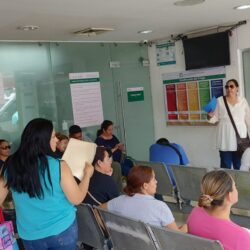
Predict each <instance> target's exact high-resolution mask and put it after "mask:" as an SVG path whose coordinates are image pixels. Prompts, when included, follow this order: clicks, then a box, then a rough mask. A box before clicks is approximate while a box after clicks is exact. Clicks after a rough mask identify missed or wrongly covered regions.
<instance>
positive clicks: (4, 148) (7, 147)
mask: <svg viewBox="0 0 250 250" xmlns="http://www.w3.org/2000/svg"><path fill="white" fill-rule="evenodd" d="M0 148H1V149H2V150H6V149H11V146H10V145H9V146H5V147H0Z"/></svg>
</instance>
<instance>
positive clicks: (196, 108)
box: [162, 67, 226, 126]
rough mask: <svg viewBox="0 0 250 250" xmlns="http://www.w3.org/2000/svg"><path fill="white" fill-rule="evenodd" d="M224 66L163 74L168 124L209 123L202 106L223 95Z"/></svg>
mask: <svg viewBox="0 0 250 250" xmlns="http://www.w3.org/2000/svg"><path fill="white" fill-rule="evenodd" d="M225 77H226V73H225V67H218V68H209V69H201V70H190V71H182V72H174V73H164V74H162V80H163V87H164V95H165V110H166V121H167V125H200V126H202V125H206V126H207V125H209V124H208V122H207V120H206V119H207V118H206V117H207V115H206V113H205V111H203V107H204V106H205V105H206V104H207V103H208V102H209V101H210V100H211V99H212V97H213V96H215V97H216V98H217V97H219V96H222V95H223V86H224V82H225Z"/></svg>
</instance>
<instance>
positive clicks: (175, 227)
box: [165, 221, 180, 231]
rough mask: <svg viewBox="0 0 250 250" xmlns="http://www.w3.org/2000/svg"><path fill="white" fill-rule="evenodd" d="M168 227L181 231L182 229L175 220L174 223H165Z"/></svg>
mask: <svg viewBox="0 0 250 250" xmlns="http://www.w3.org/2000/svg"><path fill="white" fill-rule="evenodd" d="M165 227H166V228H168V229H171V230H177V231H180V229H179V228H178V226H177V225H176V223H175V221H173V222H172V223H170V224H168V225H165Z"/></svg>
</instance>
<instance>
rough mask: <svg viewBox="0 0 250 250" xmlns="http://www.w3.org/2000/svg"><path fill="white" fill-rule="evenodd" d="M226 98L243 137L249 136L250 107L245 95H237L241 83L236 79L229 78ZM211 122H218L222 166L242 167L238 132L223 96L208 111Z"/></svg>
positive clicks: (218, 140)
mask: <svg viewBox="0 0 250 250" xmlns="http://www.w3.org/2000/svg"><path fill="white" fill-rule="evenodd" d="M225 88H226V100H227V103H228V106H229V109H230V111H231V114H232V117H233V119H234V122H235V125H236V127H237V130H238V132H239V135H240V137H241V138H246V137H247V135H248V134H247V127H249V126H250V109H249V105H248V103H247V101H246V99H245V98H244V97H239V96H237V93H238V89H239V84H238V82H237V81H236V80H235V79H231V80H228V81H227V82H226V85H225ZM208 120H209V122H210V123H216V122H218V123H219V124H218V135H217V143H218V148H219V152H220V159H221V163H220V165H221V167H222V168H229V169H230V168H231V166H232V164H233V168H234V169H239V168H240V160H241V159H240V155H239V154H238V153H237V151H236V150H237V142H236V134H235V131H234V128H233V125H232V123H231V120H230V118H229V116H228V113H227V109H226V107H225V103H224V100H223V97H222V96H221V97H219V98H218V99H217V105H216V109H215V110H214V112H210V113H208Z"/></svg>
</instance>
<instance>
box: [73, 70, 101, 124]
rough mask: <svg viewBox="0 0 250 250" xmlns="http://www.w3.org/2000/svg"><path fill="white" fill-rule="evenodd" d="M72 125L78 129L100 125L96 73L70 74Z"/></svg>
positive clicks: (97, 77)
mask: <svg viewBox="0 0 250 250" xmlns="http://www.w3.org/2000/svg"><path fill="white" fill-rule="evenodd" d="M69 80H70V90H71V98H72V107H73V115H74V124H77V125H79V126H80V127H89V126H95V125H100V124H101V123H102V122H103V108H102V96H101V86H100V78H99V73H98V72H88V73H70V74H69Z"/></svg>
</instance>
